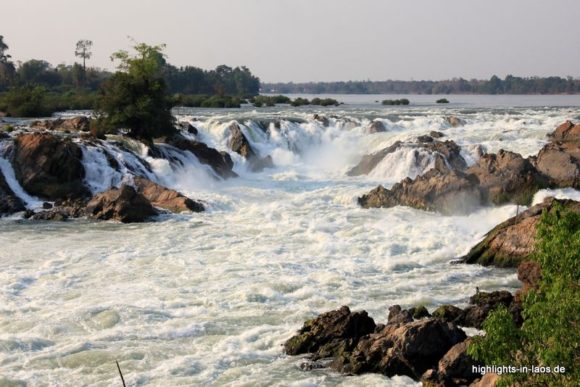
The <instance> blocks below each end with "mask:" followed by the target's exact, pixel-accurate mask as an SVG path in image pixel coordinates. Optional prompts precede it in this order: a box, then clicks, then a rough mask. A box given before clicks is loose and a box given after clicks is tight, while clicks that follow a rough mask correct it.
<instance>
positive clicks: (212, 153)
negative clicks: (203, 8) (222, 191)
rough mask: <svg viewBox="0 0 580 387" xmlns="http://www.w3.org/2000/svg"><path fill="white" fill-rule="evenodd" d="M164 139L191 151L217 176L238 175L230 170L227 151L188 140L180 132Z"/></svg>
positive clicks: (231, 165) (230, 164)
mask: <svg viewBox="0 0 580 387" xmlns="http://www.w3.org/2000/svg"><path fill="white" fill-rule="evenodd" d="M165 141H166V142H167V144H169V145H172V146H174V147H176V148H178V149H181V150H186V151H189V152H191V153H193V154H194V155H195V157H197V159H198V160H199V161H200V162H201V163H202V164H206V165H209V166H210V167H211V168H212V169H213V170H214V171H215V172H216V173H217V175H218V176H220V177H222V178H224V179H227V178H230V177H237V176H238V175H237V174H236V173H235V172H234V171H233V170H232V168H233V167H234V162H233V161H232V158H231V157H230V155H229V154H228V153H227V152H219V151H217V150H216V149H214V148H210V147H209V146H207V145H206V144H204V143H203V142H200V141H193V140H189V139H188V138H186V137H184V136H183V135H181V134H174V135H173V136H171V137H168V138H166V139H165Z"/></svg>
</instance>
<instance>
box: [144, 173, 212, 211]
mask: <svg viewBox="0 0 580 387" xmlns="http://www.w3.org/2000/svg"><path fill="white" fill-rule="evenodd" d="M133 183H134V184H135V188H136V189H137V191H138V192H139V193H140V194H142V195H143V196H145V198H146V199H147V200H149V202H151V204H152V205H153V206H155V207H159V208H163V209H165V210H168V211H171V212H177V213H179V212H183V211H192V212H202V211H203V210H204V207H203V204H201V203H199V202H196V201H193V200H192V199H190V198H188V197H186V196H184V195H182V194H180V193H179V192H177V191H174V190H172V189H169V188H166V187H163V186H161V185H159V184H156V183H154V182H152V181H151V180H149V179H146V178H144V177H135V178H134V179H133Z"/></svg>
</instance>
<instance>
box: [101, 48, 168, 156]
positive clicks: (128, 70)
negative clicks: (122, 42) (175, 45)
mask: <svg viewBox="0 0 580 387" xmlns="http://www.w3.org/2000/svg"><path fill="white" fill-rule="evenodd" d="M164 47H165V46H164V45H159V46H149V45H147V44H145V43H140V44H137V45H135V46H134V47H133V49H134V50H135V52H136V53H135V55H131V54H129V53H128V52H127V51H118V52H115V53H114V54H113V55H112V56H111V59H112V60H118V61H119V64H118V71H117V72H116V73H115V74H114V75H113V76H112V77H111V78H110V79H108V80H107V81H105V83H104V85H103V88H102V91H101V96H100V98H99V111H100V112H101V113H103V114H102V118H101V119H100V123H99V124H100V125H102V128H103V129H104V130H105V131H114V130H117V129H120V128H125V129H128V130H129V133H128V135H129V136H131V137H134V138H138V139H141V140H144V141H146V142H148V143H150V144H152V143H153V138H155V137H161V136H165V135H169V134H172V133H174V132H175V127H174V122H173V121H174V120H173V116H172V115H171V100H170V98H169V95H168V93H167V87H166V84H165V81H164V79H163V67H164V65H165V58H164V56H163V49H164Z"/></svg>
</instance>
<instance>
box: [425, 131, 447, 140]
mask: <svg viewBox="0 0 580 387" xmlns="http://www.w3.org/2000/svg"><path fill="white" fill-rule="evenodd" d="M429 136H431V137H433V138H441V137H444V136H445V135H444V134H443V133H441V132H438V131H436V130H432V131H430V132H429Z"/></svg>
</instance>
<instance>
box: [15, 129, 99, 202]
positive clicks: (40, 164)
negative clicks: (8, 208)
mask: <svg viewBox="0 0 580 387" xmlns="http://www.w3.org/2000/svg"><path fill="white" fill-rule="evenodd" d="M82 157H83V154H82V151H81V149H80V147H79V146H78V145H77V144H75V143H74V142H72V141H71V140H70V139H66V138H60V137H58V136H55V135H53V134H50V133H27V134H22V135H20V136H18V137H16V139H15V140H14V154H13V160H12V161H13V162H12V165H13V166H14V171H15V173H16V178H17V179H18V181H19V182H20V185H21V186H22V187H23V188H24V190H25V191H26V192H28V193H29V194H31V195H35V196H39V197H41V198H45V199H49V200H56V199H63V198H78V197H85V196H88V195H89V191H88V189H87V188H86V187H85V185H84V183H83V179H84V177H85V169H84V167H83V164H82V161H81V160H82Z"/></svg>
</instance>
